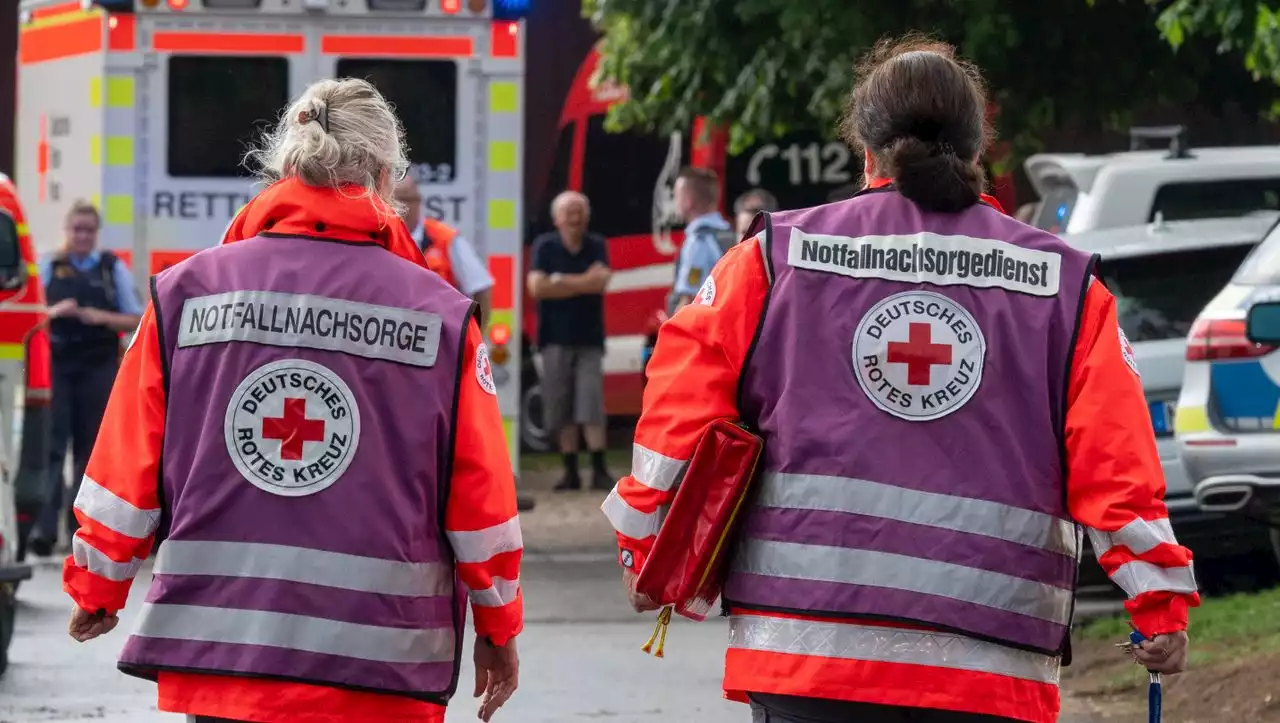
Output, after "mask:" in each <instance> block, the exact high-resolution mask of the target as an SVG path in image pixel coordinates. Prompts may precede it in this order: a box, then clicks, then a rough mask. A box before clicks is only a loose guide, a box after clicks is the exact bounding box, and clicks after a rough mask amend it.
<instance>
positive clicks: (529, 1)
mask: <svg viewBox="0 0 1280 723" xmlns="http://www.w3.org/2000/svg"><path fill="white" fill-rule="evenodd" d="M532 5H533V0H493V19H494V20H523V19H524V18H525V16H526V15H528V14H529V9H530V6H532Z"/></svg>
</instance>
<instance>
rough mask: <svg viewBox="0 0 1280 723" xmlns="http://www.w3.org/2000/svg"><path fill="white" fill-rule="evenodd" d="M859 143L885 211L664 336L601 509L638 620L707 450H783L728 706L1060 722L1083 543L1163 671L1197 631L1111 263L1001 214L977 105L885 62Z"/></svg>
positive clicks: (757, 524)
mask: <svg viewBox="0 0 1280 723" xmlns="http://www.w3.org/2000/svg"><path fill="white" fill-rule="evenodd" d="M857 76H858V77H857V79H856V82H855V84H854V88H853V92H852V93H851V94H850V99H849V102H848V106H847V109H846V113H845V119H844V122H843V125H842V129H843V133H844V136H845V140H846V141H848V142H849V143H850V144H851V145H853V146H855V147H859V148H861V149H863V151H864V153H865V156H866V185H865V187H864V188H863V190H862V191H860V192H859V193H857V194H856V195H854V196H853V197H852V198H849V199H847V200H840V201H837V202H835V203H830V204H827V205H824V206H818V207H815V208H808V209H802V210H798V211H783V212H779V213H763V214H761V215H759V216H758V217H757V218H756V221H755V223H754V224H753V227H752V229H751V231H750V235H751V236H752V238H749V239H748V240H747V241H745V242H743V243H741V244H739V245H737V246H735V247H734V248H733V249H731V250H730V251H729V252H728V253H727V254H726V255H725V256H724V258H723V259H722V260H721V261H720V263H719V264H718V265H717V266H716V268H715V270H714V272H713V273H712V275H711V277H710V278H708V279H707V281H706V283H705V284H704V285H703V288H702V289H701V291H700V292H699V293H698V296H697V299H696V301H695V302H694V303H693V304H691V305H689V306H688V307H686V308H685V309H682V310H681V312H680V313H679V314H677V315H676V316H675V317H674V318H672V319H671V320H670V321H668V322H667V323H666V324H665V325H664V326H663V327H662V329H661V332H660V334H659V337H658V343H657V346H656V348H655V350H654V353H653V357H652V358H651V360H650V362H649V366H648V369H647V375H648V385H647V387H646V389H645V409H644V411H643V414H642V416H641V419H640V422H639V424H638V426H637V429H636V463H635V465H634V468H633V471H632V475H631V476H629V477H626V478H624V479H623V480H622V481H621V482H620V483H619V484H618V487H617V488H616V489H615V491H614V493H613V494H612V495H610V497H609V498H608V499H607V500H606V501H605V504H604V511H605V513H606V514H607V515H608V517H609V519H610V521H611V522H612V523H613V525H614V527H615V528H616V529H617V532H618V539H619V545H620V547H621V548H622V554H620V556H619V559H620V560H621V561H622V563H623V566H624V568H625V569H624V573H623V576H624V579H625V580H626V581H627V582H628V585H629V586H630V588H631V590H632V592H631V602H632V605H633V606H634V607H635V608H636V609H637V610H645V609H651V608H652V607H653V605H652V602H651V601H649V600H647V599H645V598H644V597H643V596H640V595H638V594H637V593H635V592H634V576H635V574H636V573H637V572H638V571H639V570H640V569H641V568H642V567H643V565H644V561H645V557H646V554H647V552H648V551H649V549H650V546H651V545H652V543H653V540H654V537H655V535H656V533H657V531H658V530H659V529H660V528H661V526H662V520H663V518H664V514H663V513H664V510H665V508H666V505H668V504H669V503H670V497H671V495H672V494H673V492H672V491H673V490H674V489H677V487H678V486H679V485H697V484H700V483H702V482H703V480H700V479H695V478H688V479H682V477H683V475H684V471H685V469H686V466H685V465H686V462H687V461H688V460H689V458H690V457H691V455H692V453H693V451H694V448H695V446H696V445H697V443H698V440H699V439H700V438H701V436H702V433H703V431H704V430H705V429H706V428H707V426H708V424H710V423H711V422H712V421H714V420H716V419H724V418H728V419H733V420H739V421H741V422H742V423H743V424H744V425H745V426H747V427H748V428H750V429H752V430H753V431H754V432H756V433H757V434H759V435H760V436H761V437H762V438H763V440H764V455H763V457H762V459H761V462H760V469H761V474H760V476H759V478H758V479H757V481H756V485H757V488H756V490H755V494H754V496H753V497H752V498H751V501H750V502H749V503H748V507H747V508H746V509H744V510H743V513H742V515H741V517H742V519H741V523H740V527H738V528H737V533H736V539H735V545H736V549H735V550H734V555H733V561H732V563H731V564H730V570H729V573H728V578H727V580H726V581H725V585H724V590H723V601H724V606H725V609H726V610H727V611H728V613H729V615H730V620H731V622H730V639H729V650H728V653H727V655H726V661H725V679H724V689H725V693H726V695H727V696H728V697H730V698H732V699H734V700H739V701H743V702H750V703H751V706H752V713H753V715H754V719H755V720H756V721H758V722H763V723H796V722H799V721H807V722H810V723H814V722H822V721H841V722H856V723H881V722H886V721H893V722H907V721H913V722H915V721H929V722H931V723H962V722H970V723H977V722H979V721H986V722H995V721H1005V722H1007V721H1031V722H1032V723H1050V722H1051V721H1056V720H1057V718H1058V711H1059V696H1058V675H1059V669H1060V666H1061V665H1062V664H1063V662H1064V658H1069V649H1068V643H1069V631H1070V626H1071V619H1072V612H1073V609H1074V598H1075V586H1076V569H1077V564H1078V558H1079V554H1080V551H1081V544H1082V539H1081V538H1082V534H1081V533H1082V531H1083V532H1087V533H1088V534H1089V536H1090V539H1091V541H1092V543H1093V548H1094V551H1095V553H1096V554H1097V555H1098V557H1099V559H1100V561H1101V563H1102V565H1103V567H1104V569H1105V570H1106V571H1107V573H1108V574H1109V575H1110V576H1111V578H1112V579H1113V580H1114V581H1115V582H1116V583H1117V584H1118V585H1119V586H1120V587H1122V588H1123V589H1124V590H1125V592H1126V593H1128V595H1129V598H1130V600H1129V603H1128V604H1127V606H1126V607H1127V609H1128V612H1129V614H1130V616H1131V618H1132V623H1133V625H1134V627H1135V628H1136V629H1137V630H1139V631H1140V632H1141V633H1142V634H1143V636H1145V637H1146V638H1147V639H1148V641H1149V642H1146V643H1144V644H1143V647H1142V648H1140V649H1138V650H1137V651H1136V657H1137V658H1138V660H1139V662H1141V663H1142V664H1143V665H1145V666H1146V667H1147V668H1149V669H1151V670H1156V671H1159V672H1164V673H1176V672H1179V671H1181V670H1182V669H1183V666H1184V665H1185V662H1186V652H1187V636H1186V632H1185V630H1186V622H1187V609H1188V608H1189V607H1193V606H1195V605H1197V604H1199V597H1198V595H1197V593H1196V583H1195V578H1194V575H1193V574H1192V569H1191V554H1190V552H1189V551H1188V550H1187V549H1186V548H1184V547H1181V546H1180V545H1178V543H1177V541H1176V540H1175V538H1174V535H1173V531H1172V529H1171V528H1170V526H1169V521H1168V511H1167V509H1166V507H1165V504H1164V501H1163V495H1164V480H1163V478H1162V476H1161V470H1160V460H1159V457H1158V455H1157V453H1156V447H1155V440H1154V438H1153V435H1152V431H1151V425H1150V419H1149V416H1148V412H1147V409H1146V404H1145V401H1144V399H1143V394H1142V387H1141V383H1140V381H1139V377H1138V368H1137V365H1136V363H1135V361H1134V359H1133V353H1132V350H1131V349H1130V347H1129V344H1128V341H1127V340H1126V339H1125V338H1124V333H1123V332H1122V331H1121V329H1120V327H1119V325H1118V323H1117V321H1116V304H1115V299H1114V297H1113V296H1112V295H1111V293H1110V292H1108V291H1107V289H1106V288H1105V287H1104V286H1103V285H1102V283H1101V282H1100V281H1098V280H1097V278H1096V276H1095V270H1096V259H1095V258H1093V257H1091V256H1089V255H1088V254H1085V253H1081V252H1079V251H1076V250H1074V249H1072V248H1071V247H1069V246H1067V245H1066V244H1065V243H1063V242H1062V241H1061V240H1060V239H1058V238H1057V237H1055V236H1053V235H1051V234H1048V233H1045V232H1043V231H1040V230H1038V229H1035V228H1032V227H1031V226H1027V225H1025V224H1022V223H1020V222H1018V221H1017V220H1015V219H1013V218H1011V217H1009V216H1007V215H1005V214H1004V213H1003V212H1001V211H1000V210H999V209H998V208H996V207H995V203H994V201H992V200H990V199H989V198H988V197H986V196H985V195H984V194H983V174H982V171H981V167H980V166H979V163H978V159H979V157H980V156H981V154H982V152H983V150H984V149H985V148H986V146H987V143H988V142H989V141H990V137H991V130H990V128H989V126H988V124H987V122H986V112H985V111H986V98H985V93H984V91H983V86H982V81H981V77H980V76H979V74H978V71H977V70H976V69H975V68H974V67H973V66H971V65H969V64H967V63H964V62H962V61H960V60H958V59H957V58H956V57H955V55H954V51H953V49H952V48H951V47H950V46H948V45H945V44H942V43H937V42H931V41H928V40H925V39H921V38H917V37H908V38H906V39H902V40H891V41H884V42H882V43H880V44H879V45H877V46H876V48H875V49H874V50H873V51H872V53H871V54H870V55H869V56H868V58H867V60H866V61H865V62H864V63H863V64H862V65H861V66H860V67H859V69H858V74H857Z"/></svg>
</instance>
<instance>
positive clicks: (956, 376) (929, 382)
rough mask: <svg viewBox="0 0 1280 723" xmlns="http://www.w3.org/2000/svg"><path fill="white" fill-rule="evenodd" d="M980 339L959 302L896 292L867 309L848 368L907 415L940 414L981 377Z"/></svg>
mask: <svg viewBox="0 0 1280 723" xmlns="http://www.w3.org/2000/svg"><path fill="white" fill-rule="evenodd" d="M986 355H987V341H986V339H985V338H984V337H983V336H982V330H981V329H980V328H978V322H977V321H976V320H975V319H974V318H973V315H972V314H970V313H969V312H968V311H967V310H966V309H965V308H964V307H963V306H960V305H959V304H957V303H956V302H954V301H952V300H951V299H949V298H947V297H945V296H943V295H942V294H937V293H934V292H932V291H904V292H902V293H900V294H894V295H893V296H890V297H889V298H887V299H885V300H884V301H881V302H880V303H879V304H876V305H875V306H873V307H872V308H871V310H870V311H868V312H867V313H866V315H865V316H863V317H862V321H861V322H859V324H858V329H857V331H855V332H854V336H853V368H854V372H855V376H857V378H858V384H859V385H861V386H862V391H864V392H866V394H867V396H868V397H870V399H871V401H872V402H874V403H875V405H876V406H877V407H879V408H880V409H882V410H884V411H886V412H888V413H889V414H892V415H893V416H895V417H899V418H901V419H905V420H907V421H911V422H925V421H928V420H931V419H940V418H942V417H945V416H947V415H948V414H951V413H952V412H954V411H956V410H957V409H959V408H960V407H963V406H964V405H965V403H966V402H968V401H969V399H971V398H972V397H973V394H974V392H976V391H977V390H978V386H979V385H980V384H981V383H982V367H983V363H984V361H985V359H986Z"/></svg>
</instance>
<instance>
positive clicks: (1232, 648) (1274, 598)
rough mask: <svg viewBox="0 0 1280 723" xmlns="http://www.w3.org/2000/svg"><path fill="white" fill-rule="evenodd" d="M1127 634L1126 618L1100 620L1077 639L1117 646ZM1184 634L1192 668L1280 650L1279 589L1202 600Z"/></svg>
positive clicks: (1084, 629) (1192, 613) (1084, 628)
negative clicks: (1187, 637) (1186, 638)
mask: <svg viewBox="0 0 1280 723" xmlns="http://www.w3.org/2000/svg"><path fill="white" fill-rule="evenodd" d="M1129 631H1130V627H1129V620H1128V618H1127V617H1114V618H1102V619H1100V620H1095V621H1093V622H1091V623H1089V624H1088V625H1085V626H1084V627H1083V628H1081V629H1080V632H1079V636H1080V638H1081V639H1084V640H1099V641H1107V642H1117V643H1118V642H1120V641H1122V640H1125V639H1126V638H1128V637H1129ZM1188 632H1189V633H1190V634H1191V660H1190V662H1191V663H1192V664H1196V663H1211V662H1214V661H1216V660H1220V659H1223V658H1228V657H1230V658H1239V657H1241V656H1242V655H1249V654H1252V653H1259V652H1269V651H1273V650H1277V649H1280V588H1276V589H1272V590H1265V591H1263V592H1260V593H1246V594H1239V595H1230V596H1227V597H1219V598H1205V599H1204V600H1203V601H1202V602H1201V604H1200V607H1198V608H1194V609H1192V611H1191V618H1190V626H1189V631H1188Z"/></svg>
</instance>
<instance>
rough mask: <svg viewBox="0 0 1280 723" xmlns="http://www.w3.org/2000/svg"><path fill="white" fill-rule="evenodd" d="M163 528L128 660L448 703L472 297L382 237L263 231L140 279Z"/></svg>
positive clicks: (456, 645)
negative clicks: (457, 458) (448, 506)
mask: <svg viewBox="0 0 1280 723" xmlns="http://www.w3.org/2000/svg"><path fill="white" fill-rule="evenodd" d="M151 292H152V299H153V305H154V309H155V314H156V323H157V326H158V327H159V331H160V346H161V353H162V361H163V364H164V375H165V385H166V395H167V399H168V409H167V420H166V425H165V436H164V445H163V456H162V462H161V475H160V476H161V480H160V487H161V493H162V500H163V504H162V507H163V509H164V518H163V521H162V523H161V526H160V536H161V537H162V538H163V540H164V541H163V542H162V543H161V545H160V548H159V551H158V553H157V557H156V565H155V578H154V581H153V582H152V585H151V589H150V591H149V592H148V594H147V598H146V602H145V604H144V605H143V607H142V610H141V613H140V615H139V619H138V624H137V630H136V631H135V632H134V634H133V636H132V637H131V638H130V639H129V641H128V643H127V644H126V645H125V648H124V651H123V652H122V654H121V658H120V668H121V670H123V671H124V672H126V673H130V674H133V675H137V676H139V677H145V678H149V679H154V677H155V673H156V671H160V670H181V671H189V672H200V673H210V674H215V675H217V674H226V675H236V676H249V677H261V678H273V679H281V680H294V681H299V682H303V683H311V684H319V685H329V686H334V687H340V688H347V689H353V690H366V691H373V692H382V693H391V694H398V695H404V696H408V697H411V698H415V699H418V700H425V701H430V702H436V703H441V704H443V703H446V702H447V701H448V699H449V697H450V696H451V695H452V693H453V691H454V688H455V687H456V685H457V678H458V669H459V663H460V660H461V658H460V655H459V651H460V649H461V644H462V633H463V622H464V620H465V615H466V611H465V607H464V603H465V599H466V598H465V590H464V589H463V586H462V585H461V584H459V583H458V582H456V579H455V570H454V561H453V557H452V552H451V550H450V546H449V543H448V542H447V540H446V537H445V530H444V512H445V501H446V499H447V496H448V484H447V480H448V479H449V466H450V464H451V462H452V456H453V455H452V449H453V427H454V419H455V413H456V405H457V398H458V388H459V386H458V384H459V374H460V372H461V364H462V360H463V350H464V344H463V339H464V338H465V337H464V331H465V329H466V328H467V327H466V325H467V324H468V323H469V319H470V316H471V313H472V311H471V308H472V304H471V301H470V300H469V299H467V298H465V297H464V296H462V295H461V294H460V293H458V292H457V291H455V290H453V289H452V288H451V287H449V286H448V285H447V284H446V283H445V282H444V281H443V280H441V279H440V278H439V277H438V276H436V275H435V274H433V273H431V272H430V271H428V270H427V269H425V268H421V267H418V266H415V265H413V264H411V263H409V262H407V261H405V260H403V259H400V258H398V257H396V256H393V255H392V254H388V253H386V252H384V251H382V250H381V249H379V248H376V247H372V246H369V245H362V244H349V243H342V242H336V241H334V242H330V241H324V240H320V239H303V238H284V237H272V238H254V239H248V240H245V241H241V242H238V243H234V244H230V245H226V246H218V247H214V248H212V249H208V250H206V251H203V252H201V253H198V254H196V255H195V256H193V257H191V258H190V259H188V260H187V261H184V262H183V263H181V264H178V265H176V266H174V267H172V268H170V269H168V270H166V271H165V272H163V273H161V274H160V275H158V276H156V277H154V278H153V279H152V282H151Z"/></svg>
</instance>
